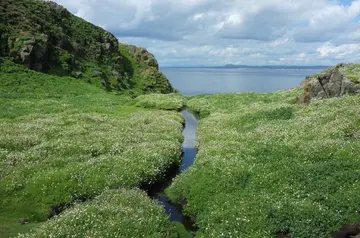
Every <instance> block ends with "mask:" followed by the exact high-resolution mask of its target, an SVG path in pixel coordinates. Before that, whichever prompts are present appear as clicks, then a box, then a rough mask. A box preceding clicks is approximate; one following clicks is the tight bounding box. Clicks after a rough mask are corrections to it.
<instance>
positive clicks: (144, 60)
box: [121, 44, 159, 70]
mask: <svg viewBox="0 0 360 238" xmlns="http://www.w3.org/2000/svg"><path fill="white" fill-rule="evenodd" d="M121 46H123V47H124V48H126V50H127V51H128V52H129V54H131V55H132V56H133V57H134V59H135V60H136V63H138V64H143V65H146V66H150V67H154V68H156V69H157V70H158V69H159V64H158V62H157V60H156V59H155V57H154V55H153V54H151V53H150V52H149V51H147V49H145V48H142V47H136V46H134V45H126V44H121Z"/></svg>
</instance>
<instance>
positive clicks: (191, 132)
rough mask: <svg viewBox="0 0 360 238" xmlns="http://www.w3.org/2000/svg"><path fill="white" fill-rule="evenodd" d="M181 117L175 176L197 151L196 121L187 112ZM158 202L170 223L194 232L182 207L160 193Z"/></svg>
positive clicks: (192, 158) (184, 168)
mask: <svg viewBox="0 0 360 238" xmlns="http://www.w3.org/2000/svg"><path fill="white" fill-rule="evenodd" d="M182 115H183V116H184V117H185V128H184V130H183V132H182V133H183V136H184V142H183V144H182V151H183V154H182V162H181V165H180V167H179V169H178V172H177V174H180V173H182V172H183V171H184V170H186V169H187V168H188V167H189V166H190V165H192V163H193V162H194V159H195V156H196V153H197V150H196V127H197V123H198V121H197V120H196V118H195V117H194V116H193V115H192V114H191V113H189V112H188V111H183V112H182ZM157 199H158V201H160V203H161V204H162V205H163V206H164V209H165V211H166V213H167V214H168V215H169V217H170V221H177V222H180V223H182V224H183V225H184V226H185V228H186V229H188V230H195V227H194V226H193V222H192V221H191V218H190V217H187V216H184V215H183V214H182V205H181V204H173V203H171V202H170V201H169V200H168V198H167V197H166V196H165V195H164V193H163V192H160V193H159V194H158V195H157Z"/></svg>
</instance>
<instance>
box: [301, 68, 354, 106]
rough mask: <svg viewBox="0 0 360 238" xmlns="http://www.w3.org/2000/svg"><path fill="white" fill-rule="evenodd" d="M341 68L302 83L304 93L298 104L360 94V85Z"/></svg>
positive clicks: (327, 71) (322, 73)
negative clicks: (351, 79)
mask: <svg viewBox="0 0 360 238" xmlns="http://www.w3.org/2000/svg"><path fill="white" fill-rule="evenodd" d="M341 66H342V65H340V66H337V67H334V68H331V69H329V70H326V71H323V72H321V73H319V74H318V75H315V76H312V77H307V78H306V79H305V81H304V82H303V83H302V87H303V88H304V92H303V93H302V94H301V95H299V96H298V98H297V100H298V102H299V103H306V104H307V103H310V101H311V99H314V98H316V99H325V98H332V97H341V96H343V95H346V94H356V93H360V84H357V83H356V82H353V81H350V80H349V79H348V78H347V77H346V75H345V73H343V71H342V70H341V69H340V67H341Z"/></svg>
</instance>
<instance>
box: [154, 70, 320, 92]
mask: <svg viewBox="0 0 360 238" xmlns="http://www.w3.org/2000/svg"><path fill="white" fill-rule="evenodd" d="M325 68H326V67H324V68H234V69H228V68H165V67H164V68H160V71H162V72H163V73H164V74H165V75H166V76H167V78H168V79H169V81H170V83H171V85H172V86H173V87H174V88H176V89H177V90H179V91H180V92H181V93H182V94H184V95H187V96H191V95H197V94H215V93H230V92H261V93H266V92H274V91H278V90H284V89H289V88H293V87H296V86H299V85H300V83H301V81H302V80H304V79H305V77H306V76H309V75H313V74H316V73H318V72H320V71H321V70H322V69H325Z"/></svg>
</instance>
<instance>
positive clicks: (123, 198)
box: [18, 189, 178, 238]
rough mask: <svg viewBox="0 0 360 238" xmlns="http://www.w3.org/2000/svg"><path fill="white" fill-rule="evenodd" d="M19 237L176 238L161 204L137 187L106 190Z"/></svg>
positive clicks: (173, 228)
mask: <svg viewBox="0 0 360 238" xmlns="http://www.w3.org/2000/svg"><path fill="white" fill-rule="evenodd" d="M18 237H19V238H25V237H27V238H30V237H31V238H47V237H79V238H80V237H153V238H161V237H164V238H168V237H169V238H171V237H174V238H177V237H178V236H177V234H176V231H175V226H173V225H171V222H170V221H169V218H168V217H167V216H166V215H165V214H164V211H163V209H162V207H161V206H159V205H158V204H157V203H156V202H155V201H153V200H150V199H149V198H148V197H147V195H146V193H145V192H143V191H141V190H128V189H119V190H106V191H104V192H103V193H102V194H101V195H100V196H98V197H96V198H95V199H94V200H92V201H90V202H85V203H82V204H76V205H75V206H74V207H73V208H71V209H68V210H66V211H65V212H64V213H63V214H62V215H61V216H58V217H56V218H54V219H51V220H49V221H48V222H45V223H44V224H42V225H41V226H39V227H37V228H36V229H34V231H33V232H32V233H28V234H22V235H19V236H18Z"/></svg>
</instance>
